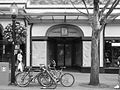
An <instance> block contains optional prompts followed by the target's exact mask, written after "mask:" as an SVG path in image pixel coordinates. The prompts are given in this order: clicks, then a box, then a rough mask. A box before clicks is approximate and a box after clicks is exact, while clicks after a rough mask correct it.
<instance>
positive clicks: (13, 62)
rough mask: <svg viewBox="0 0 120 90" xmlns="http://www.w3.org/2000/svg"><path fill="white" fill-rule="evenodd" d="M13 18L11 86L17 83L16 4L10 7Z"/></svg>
mask: <svg viewBox="0 0 120 90" xmlns="http://www.w3.org/2000/svg"><path fill="white" fill-rule="evenodd" d="M10 12H11V18H12V39H13V41H12V59H11V84H14V83H15V52H14V51H15V44H16V40H15V39H16V34H15V28H16V17H17V15H18V7H17V5H16V3H12V5H11V7H10Z"/></svg>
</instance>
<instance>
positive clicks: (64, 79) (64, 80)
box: [38, 67, 75, 88]
mask: <svg viewBox="0 0 120 90" xmlns="http://www.w3.org/2000/svg"><path fill="white" fill-rule="evenodd" d="M64 68H65V67H61V69H60V70H56V69H55V67H53V69H51V67H48V68H42V69H43V70H44V73H42V74H41V75H39V77H38V78H39V79H38V80H39V81H38V82H39V83H40V84H41V85H42V86H44V87H46V82H47V79H46V75H47V78H48V77H50V78H51V81H49V87H50V86H52V85H54V84H55V87H54V88H56V87H57V83H58V82H60V83H61V84H62V85H63V86H64V87H70V86H72V85H73V84H74V82H75V78H74V76H73V75H72V74H70V73H63V69H64ZM46 88H48V87H46Z"/></svg>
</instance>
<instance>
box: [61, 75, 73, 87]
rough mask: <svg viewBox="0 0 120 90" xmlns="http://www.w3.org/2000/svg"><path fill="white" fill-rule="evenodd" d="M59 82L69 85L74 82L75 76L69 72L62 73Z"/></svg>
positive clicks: (65, 85)
mask: <svg viewBox="0 0 120 90" xmlns="http://www.w3.org/2000/svg"><path fill="white" fill-rule="evenodd" d="M60 82H61V84H62V85H63V86H64V87H70V86H72V85H73V84H74V82H75V78H74V76H73V75H72V74H70V73H64V74H63V75H62V76H61V80H60Z"/></svg>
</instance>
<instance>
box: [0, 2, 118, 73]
mask: <svg viewBox="0 0 120 90" xmlns="http://www.w3.org/2000/svg"><path fill="white" fill-rule="evenodd" d="M30 1H31V2H32V1H33V0H21V1H16V2H17V5H18V7H19V15H18V16H17V17H18V18H17V20H18V21H20V22H21V23H22V24H24V25H25V26H26V28H27V35H26V44H25V45H26V46H24V45H23V46H21V48H23V50H24V52H25V53H24V54H25V56H26V57H25V65H26V66H33V67H38V66H39V64H45V65H47V64H49V62H50V60H51V59H54V60H55V61H56V63H57V66H58V67H59V66H66V67H68V68H69V67H70V68H72V69H73V68H77V69H78V70H79V71H80V72H90V67H91V39H92V38H91V35H92V28H91V26H90V23H89V21H88V17H86V16H85V15H84V14H82V13H80V12H79V11H77V10H76V9H75V8H74V7H73V6H72V7H71V6H70V7H69V8H68V7H61V8H60V7H55V6H54V7H50V8H48V7H47V6H44V7H40V6H39V5H34V4H35V3H33V4H30ZM11 2H12V0H11V1H10V3H4V7H6V9H7V12H9V6H10V5H11ZM0 4H2V3H0ZM2 5H3V4H2ZM63 6H64V5H63ZM0 7H1V10H2V11H5V10H6V9H4V8H3V6H0ZM23 7H24V8H23ZM80 10H82V11H85V8H84V9H83V7H82V8H80ZM117 10H118V9H117ZM90 11H92V9H90ZM5 12H6V11H5ZM6 18H7V19H6ZM0 20H1V25H2V26H3V28H5V26H7V25H8V24H9V23H11V18H10V14H9V13H6V16H4V15H3V14H0ZM90 22H91V21H90ZM119 29H120V25H119V22H116V20H114V21H113V22H110V23H107V25H106V27H105V29H104V31H102V32H101V34H100V47H99V51H100V70H101V72H104V70H105V69H106V68H107V69H110V67H112V68H113V69H115V68H116V67H118V66H117V63H116V62H117V61H116V60H117V58H118V56H119V55H120V50H119V49H120V31H119Z"/></svg>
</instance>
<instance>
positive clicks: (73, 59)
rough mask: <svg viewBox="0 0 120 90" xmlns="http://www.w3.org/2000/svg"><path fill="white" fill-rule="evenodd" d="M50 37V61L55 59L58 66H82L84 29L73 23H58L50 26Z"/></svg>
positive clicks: (48, 32)
mask: <svg viewBox="0 0 120 90" xmlns="http://www.w3.org/2000/svg"><path fill="white" fill-rule="evenodd" d="M46 36H47V37H48V54H47V55H48V62H49V61H50V60H51V59H54V60H55V61H56V63H57V66H58V67H59V66H66V67H70V68H73V67H81V65H82V37H84V34H83V32H82V30H81V29H80V28H79V27H78V26H75V25H71V24H58V25H54V26H52V27H50V28H49V29H48V31H47V33H46Z"/></svg>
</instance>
